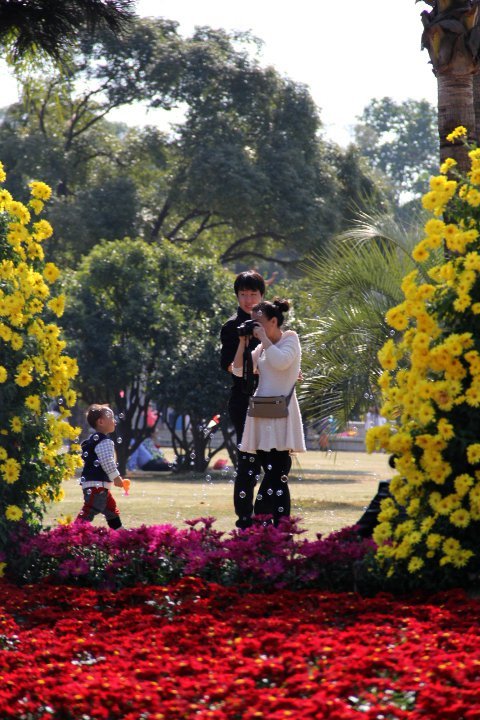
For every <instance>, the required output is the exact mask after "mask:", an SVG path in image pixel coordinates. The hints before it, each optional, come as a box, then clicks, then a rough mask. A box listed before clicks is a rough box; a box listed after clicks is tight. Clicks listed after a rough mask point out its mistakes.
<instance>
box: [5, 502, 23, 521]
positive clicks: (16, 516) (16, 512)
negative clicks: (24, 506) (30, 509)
mask: <svg viewBox="0 0 480 720" xmlns="http://www.w3.org/2000/svg"><path fill="white" fill-rule="evenodd" d="M5 517H6V518H7V520H11V521H13V522H17V521H18V520H21V518H22V517H23V511H22V510H21V509H20V508H19V507H18V505H7V508H6V510H5Z"/></svg>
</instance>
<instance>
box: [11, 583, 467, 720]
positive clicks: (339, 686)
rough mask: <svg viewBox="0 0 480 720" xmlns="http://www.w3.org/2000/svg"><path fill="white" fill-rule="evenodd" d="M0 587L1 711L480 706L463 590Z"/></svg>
mask: <svg viewBox="0 0 480 720" xmlns="http://www.w3.org/2000/svg"><path fill="white" fill-rule="evenodd" d="M0 600H1V604H2V607H3V613H2V616H1V618H0V679H1V682H0V718H2V720H10V719H12V718H15V719H16V720H20V719H22V720H47V718H48V720H51V718H55V720H177V719H178V720H185V719H186V718H188V719H190V718H198V719H199V720H207V719H209V720H235V719H236V718H238V719H239V720H240V719H241V720H254V719H255V718H265V719H267V718H268V720H285V719H286V718H293V719H295V720H300V719H301V720H309V719H310V718H311V719H312V720H313V719H314V718H315V719H317V718H329V719H330V718H331V719H335V720H348V719H350V718H352V719H353V718H355V719H356V720H358V718H366V719H371V720H373V719H374V718H375V719H376V720H379V719H382V718H385V720H402V719H403V718H405V719H407V718H408V720H415V719H416V718H419V719H420V718H422V720H425V719H426V718H435V719H436V720H443V719H447V718H448V719H450V720H460V718H463V719H465V720H466V719H467V718H471V719H473V718H479V717H480V689H479V688H480V637H479V636H480V622H479V621H480V603H479V601H477V600H475V599H470V598H468V596H467V595H466V594H465V593H464V592H463V591H449V592H445V593H442V594H439V595H437V596H435V597H433V598H428V599H427V598H426V597H424V598H423V599H422V598H420V597H418V598H416V599H410V600H398V599H394V598H392V597H390V596H387V595H377V596H376V597H374V598H361V597H359V596H357V595H355V594H353V593H342V594H335V593H329V592H322V591H319V590H311V589H310V590H309V589H306V590H299V591H290V590H277V591H276V592H275V593H271V594H253V593H248V594H241V593H240V592H238V591H237V590H236V589H234V588H226V587H223V586H220V585H217V584H213V583H207V582H206V581H204V580H201V579H193V578H183V579H181V580H180V581H178V582H177V583H175V584H171V585H169V586H168V587H161V586H137V587H134V588H124V589H122V590H120V591H118V592H116V593H115V592H107V591H99V590H93V589H85V588H74V587H65V586H62V587H55V586H52V585H45V584H41V583H40V584H38V585H28V586H23V587H17V586H14V585H10V584H9V583H7V582H5V581H3V582H1V583H0Z"/></svg>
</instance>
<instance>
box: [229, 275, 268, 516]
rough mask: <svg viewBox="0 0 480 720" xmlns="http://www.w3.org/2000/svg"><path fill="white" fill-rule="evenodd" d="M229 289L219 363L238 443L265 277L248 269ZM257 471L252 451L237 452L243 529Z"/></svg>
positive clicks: (237, 503)
mask: <svg viewBox="0 0 480 720" xmlns="http://www.w3.org/2000/svg"><path fill="white" fill-rule="evenodd" d="M233 289H234V292H235V295H236V296H237V300H238V309H237V312H236V314H235V315H234V316H233V317H231V318H230V319H229V320H227V322H226V323H225V324H224V325H223V327H222V330H221V333H220V340H221V343H222V349H221V358H220V365H221V367H222V368H223V369H224V370H226V371H227V372H229V373H230V374H231V377H232V387H231V391H230V397H229V401H228V412H229V415H230V419H231V421H232V423H233V426H234V428H235V432H236V435H237V447H238V445H239V444H240V441H241V439H242V434H243V429H244V426H245V419H246V417H247V410H248V400H249V397H250V396H251V395H253V393H254V392H255V388H256V384H257V378H256V377H255V376H254V375H253V368H252V364H251V351H252V350H253V349H254V348H255V347H256V346H257V345H258V342H259V341H258V340H257V339H256V338H255V337H254V336H253V325H254V323H253V321H252V320H251V312H252V308H253V307H254V306H255V305H256V304H257V303H259V302H261V301H262V300H263V296H264V295H265V281H264V279H263V277H262V276H261V275H260V274H259V273H257V272H255V271H253V270H248V271H246V272H242V273H240V274H239V275H237V277H236V278H235V283H234V285H233ZM240 336H247V337H248V343H247V350H246V352H245V356H244V372H243V376H242V377H236V376H235V375H233V374H232V364H233V358H234V357H235V354H236V352H237V348H238V343H239V337H240ZM249 361H250V362H249ZM260 473H261V466H260V463H259V461H258V458H257V456H256V455H254V454H250V453H245V452H239V453H238V462H237V475H236V477H235V486H234V491H233V501H234V507H235V512H236V514H237V516H238V520H237V522H236V523H235V524H236V526H237V527H239V528H243V529H244V528H247V527H249V526H250V525H251V524H252V515H253V491H254V488H255V484H256V482H257V480H258V477H259V475H260Z"/></svg>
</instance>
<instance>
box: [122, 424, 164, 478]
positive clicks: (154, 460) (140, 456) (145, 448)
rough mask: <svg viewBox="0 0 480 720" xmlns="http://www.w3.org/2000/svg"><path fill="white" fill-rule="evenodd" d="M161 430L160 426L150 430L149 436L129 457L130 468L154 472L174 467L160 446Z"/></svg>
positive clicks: (128, 465)
mask: <svg viewBox="0 0 480 720" xmlns="http://www.w3.org/2000/svg"><path fill="white" fill-rule="evenodd" d="M160 444H161V440H160V431H159V430H158V428H155V429H152V430H150V434H149V437H147V438H145V440H144V441H143V442H142V443H140V445H139V446H138V448H137V449H136V450H134V451H133V453H132V454H131V455H130V457H129V458H128V462H127V468H128V470H137V469H138V470H150V471H152V472H165V471H167V470H171V469H172V467H171V465H170V463H169V462H168V460H167V459H166V457H165V454H164V452H163V450H162V449H161V447H160Z"/></svg>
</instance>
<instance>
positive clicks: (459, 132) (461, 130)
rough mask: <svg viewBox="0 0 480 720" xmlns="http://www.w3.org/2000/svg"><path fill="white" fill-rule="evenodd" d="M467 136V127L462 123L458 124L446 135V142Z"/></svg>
mask: <svg viewBox="0 0 480 720" xmlns="http://www.w3.org/2000/svg"><path fill="white" fill-rule="evenodd" d="M466 136H467V128H466V127H464V126H463V125H458V127H456V128H455V129H454V130H452V132H451V133H449V134H448V135H447V140H448V142H454V141H455V140H458V139H459V138H464V137H466Z"/></svg>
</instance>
